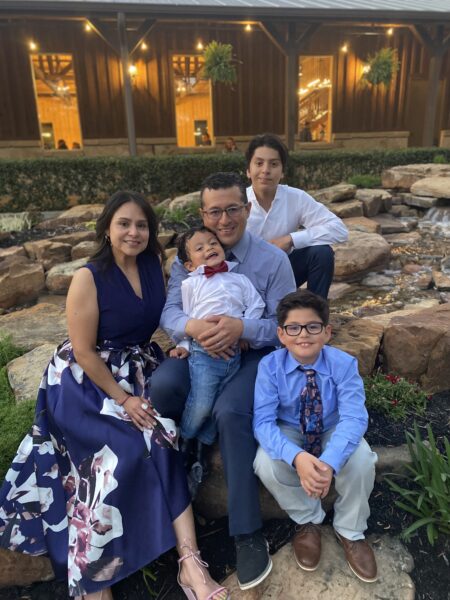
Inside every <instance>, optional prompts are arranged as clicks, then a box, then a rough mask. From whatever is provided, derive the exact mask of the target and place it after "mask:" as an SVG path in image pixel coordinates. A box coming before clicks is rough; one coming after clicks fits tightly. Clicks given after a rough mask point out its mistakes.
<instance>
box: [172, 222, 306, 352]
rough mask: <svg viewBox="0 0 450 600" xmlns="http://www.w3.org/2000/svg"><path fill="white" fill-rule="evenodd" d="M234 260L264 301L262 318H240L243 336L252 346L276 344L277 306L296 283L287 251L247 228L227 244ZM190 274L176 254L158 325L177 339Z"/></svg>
mask: <svg viewBox="0 0 450 600" xmlns="http://www.w3.org/2000/svg"><path fill="white" fill-rule="evenodd" d="M230 250H231V252H232V253H233V256H234V258H233V261H234V262H237V263H238V265H237V266H236V267H235V268H234V269H233V272H234V273H242V274H243V275H246V276H247V277H248V278H249V279H250V281H251V282H252V283H253V285H254V286H255V288H256V290H257V291H258V292H259V295H260V296H261V298H262V299H263V301H264V304H265V305H266V307H265V309H264V313H263V315H262V318H261V319H246V318H243V319H242V322H243V325H244V330H243V333H242V338H243V339H245V340H247V341H248V342H249V343H250V346H251V347H252V348H263V347H264V346H276V345H277V344H278V343H279V342H278V338H277V322H276V309H277V306H278V303H279V301H280V300H281V299H282V298H283V297H284V296H285V295H286V294H289V292H293V291H294V290H295V289H296V287H295V280H294V274H293V272H292V267H291V264H290V262H289V259H288V257H287V254H286V253H285V252H283V251H282V250H280V249H279V248H277V247H276V246H274V245H273V244H269V243H268V242H265V241H264V240H262V239H260V238H256V237H254V236H253V235H251V234H250V233H249V232H248V231H245V232H244V235H243V236H242V237H241V239H240V240H239V241H238V243H237V244H236V245H235V246H233V247H232V248H230ZM188 275H189V271H187V269H185V268H184V266H183V265H182V264H181V262H180V261H179V260H178V258H176V259H175V261H174V263H173V265H172V270H171V272H170V279H169V285H168V290H167V300H166V305H165V307H164V310H163V312H162V315H161V322H160V325H161V327H162V328H163V329H164V330H165V331H166V332H167V333H168V334H169V335H170V336H171V337H172V339H174V340H175V341H179V340H181V339H183V338H184V337H185V335H186V334H185V327H186V323H187V322H188V321H189V318H190V317H188V316H187V315H186V314H185V313H184V312H183V304H182V300H181V282H182V281H183V279H185V278H186V277H187V276H188Z"/></svg>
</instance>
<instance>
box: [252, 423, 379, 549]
mask: <svg viewBox="0 0 450 600" xmlns="http://www.w3.org/2000/svg"><path fill="white" fill-rule="evenodd" d="M279 427H280V429H281V431H282V432H283V434H284V435H285V436H286V437H287V438H289V439H290V440H292V441H293V442H294V443H296V444H298V445H299V446H300V447H301V446H302V442H303V436H302V434H301V433H300V430H299V429H298V430H297V429H295V428H293V427H291V426H289V425H285V424H279ZM333 431H334V428H333V429H330V430H329V431H327V432H326V433H324V434H323V435H322V448H323V449H325V448H326V446H327V444H328V442H329V441H330V438H331V435H332V433H333ZM376 462H377V455H376V454H375V452H372V450H371V449H370V446H369V445H368V443H367V442H366V441H365V440H364V439H362V440H361V443H360V444H359V446H358V448H357V449H356V450H355V452H353V454H352V455H351V456H350V458H349V459H348V460H347V462H346V463H345V465H344V466H343V467H342V469H341V470H340V472H339V474H338V475H336V476H335V477H334V486H335V489H336V492H337V495H338V498H337V500H336V502H335V504H334V520H333V526H334V528H335V530H336V531H337V532H338V533H339V534H340V535H342V536H343V537H345V538H347V539H349V540H360V539H363V538H364V533H363V532H364V531H365V530H366V529H367V519H368V517H369V515H370V508H369V496H370V494H371V492H372V489H373V484H374V481H375V463H376ZM253 468H254V470H255V473H256V475H257V476H258V477H259V478H260V480H261V481H262V483H263V484H264V486H265V487H266V488H267V489H268V490H269V492H270V493H271V494H272V496H273V497H274V498H275V500H276V501H277V502H278V504H279V505H280V507H281V508H282V509H283V510H285V511H286V512H287V514H288V515H289V516H290V518H291V519H292V520H293V521H295V522H296V523H298V524H300V525H301V524H304V523H310V522H311V523H316V524H318V523H322V521H323V519H324V518H325V512H324V510H323V508H322V504H321V501H320V499H316V498H310V497H309V496H308V495H307V494H306V492H305V491H304V489H303V488H302V486H301V482H300V479H299V477H298V475H297V471H296V470H295V469H294V467H292V466H291V465H288V464H287V463H285V462H284V461H282V460H275V459H272V458H270V456H269V455H268V454H267V452H265V451H264V450H263V449H262V448H261V447H259V448H258V451H257V453H256V458H255V461H254V463H253Z"/></svg>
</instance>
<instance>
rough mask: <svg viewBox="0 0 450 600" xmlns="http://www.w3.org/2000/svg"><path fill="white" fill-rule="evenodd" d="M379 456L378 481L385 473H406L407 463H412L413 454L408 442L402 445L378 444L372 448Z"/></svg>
mask: <svg viewBox="0 0 450 600" xmlns="http://www.w3.org/2000/svg"><path fill="white" fill-rule="evenodd" d="M372 450H373V452H375V454H376V455H377V456H378V461H377V475H376V479H377V481H381V480H382V479H383V478H384V476H385V475H388V476H389V474H391V473H396V474H400V473H405V472H406V471H407V468H406V465H410V464H411V463H412V459H411V454H410V453H409V449H408V446H407V444H402V445H401V446H377V447H373V448H372Z"/></svg>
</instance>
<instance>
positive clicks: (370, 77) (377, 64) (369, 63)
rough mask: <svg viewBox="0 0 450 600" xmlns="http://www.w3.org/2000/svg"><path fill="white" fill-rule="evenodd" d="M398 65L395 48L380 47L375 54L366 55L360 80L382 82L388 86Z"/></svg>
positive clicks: (374, 83) (377, 83) (375, 83)
mask: <svg viewBox="0 0 450 600" xmlns="http://www.w3.org/2000/svg"><path fill="white" fill-rule="evenodd" d="M399 66H400V63H399V61H398V58H397V50H395V49H394V48H381V50H378V52H376V53H375V54H371V55H369V56H368V57H367V60H366V71H365V73H364V74H363V76H362V80H363V82H366V83H371V84H372V85H380V84H383V85H385V86H386V87H388V86H389V84H390V83H391V81H392V80H393V78H394V76H395V75H396V73H397V71H398V69H399Z"/></svg>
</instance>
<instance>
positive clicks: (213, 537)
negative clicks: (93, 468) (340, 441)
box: [0, 391, 450, 600]
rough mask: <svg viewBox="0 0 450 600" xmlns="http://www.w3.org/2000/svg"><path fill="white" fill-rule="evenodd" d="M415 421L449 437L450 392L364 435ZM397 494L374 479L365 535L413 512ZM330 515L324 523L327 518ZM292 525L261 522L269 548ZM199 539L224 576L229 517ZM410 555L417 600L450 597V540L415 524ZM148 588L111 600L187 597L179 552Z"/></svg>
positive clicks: (392, 527)
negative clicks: (431, 539) (419, 413)
mask: <svg viewBox="0 0 450 600" xmlns="http://www.w3.org/2000/svg"><path fill="white" fill-rule="evenodd" d="M414 420H416V422H417V423H418V425H419V429H420V431H421V433H422V437H425V434H426V425H427V424H428V423H429V424H430V425H431V427H432V429H433V432H434V434H435V436H436V437H437V439H438V443H439V442H442V439H443V437H444V436H445V435H446V436H447V437H448V436H449V424H450V391H448V392H442V393H440V394H435V395H434V396H433V397H432V398H431V400H430V402H429V404H428V407H427V414H426V416H425V417H418V418H417V417H416V418H415V419H414V417H413V416H411V417H407V418H406V419H404V420H402V421H400V422H393V421H390V420H389V419H388V418H386V417H384V416H383V415H380V414H375V413H372V414H371V415H370V423H369V430H368V432H367V434H366V439H367V440H368V442H369V443H370V444H371V445H372V446H378V445H380V446H398V445H400V444H403V443H405V431H406V430H410V431H411V430H412V427H413V423H414ZM395 500H396V495H395V494H394V493H393V492H392V491H391V489H390V488H389V486H388V485H387V484H386V483H376V484H375V488H374V491H373V493H372V496H371V516H370V519H369V529H368V532H367V533H368V534H375V535H377V534H379V535H381V534H389V535H391V536H399V535H400V534H401V532H402V530H404V529H406V527H408V526H409V525H410V524H411V523H412V522H413V517H412V516H411V515H409V514H408V513H405V512H403V511H402V510H400V509H399V508H397V507H396V506H395ZM331 520H332V514H328V515H327V518H326V523H331ZM293 528H294V525H293V524H292V522H291V521H290V520H289V519H285V520H272V521H268V522H267V523H265V526H264V533H265V534H266V536H267V539H268V540H269V544H270V551H271V553H274V552H276V551H277V550H278V549H279V548H281V547H282V546H283V545H284V544H286V543H288V542H289V540H290V538H291V537H292V534H293ZM197 531H198V537H199V544H200V547H201V550H202V554H203V557H204V559H205V560H207V561H208V562H209V563H210V565H211V574H212V575H213V577H215V578H216V579H217V580H221V579H223V578H225V577H226V576H227V575H228V574H229V573H231V572H232V571H233V569H234V564H235V552H234V544H233V541H232V539H231V538H230V537H229V536H228V529H227V519H226V518H224V519H218V520H216V521H205V520H204V519H202V518H201V517H197ZM403 543H404V544H405V545H406V547H407V548H408V550H409V552H410V553H411V555H412V557H413V559H414V565H415V567H414V570H413V571H412V572H411V574H410V576H411V578H412V579H413V581H414V584H415V586H416V600H448V599H449V598H450V539H449V538H446V537H443V536H441V537H440V538H439V540H438V541H437V543H436V544H435V545H434V546H430V544H429V543H428V540H427V537H426V532H425V530H422V529H419V531H418V532H417V534H416V535H415V536H414V537H413V538H411V540H410V541H408V542H407V541H404V542H403ZM148 571H149V573H150V576H151V579H150V580H149V581H150V586H151V590H152V591H151V592H150V591H149V589H148V588H147V587H146V585H145V582H144V578H143V575H142V573H141V572H138V573H135V574H134V575H132V576H131V577H129V578H127V579H125V580H123V581H121V582H120V583H118V584H117V585H115V586H114V588H113V592H114V598H115V600H150V599H153V600H183V599H184V600H185V598H186V597H185V596H184V594H183V592H182V591H181V589H180V588H179V587H178V585H177V582H176V574H177V556H176V553H175V551H173V550H172V551H170V552H168V553H166V554H165V555H164V556H162V557H161V558H160V559H158V560H157V561H155V562H154V563H153V564H152V565H151V566H150V567H149V568H148ZM19 599H20V600H28V599H29V600H68V596H67V592H66V587H65V586H64V585H63V584H60V583H57V582H49V583H42V584H34V585H33V586H30V587H28V588H19V587H16V588H8V589H4V590H0V600H19Z"/></svg>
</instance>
